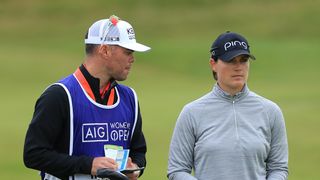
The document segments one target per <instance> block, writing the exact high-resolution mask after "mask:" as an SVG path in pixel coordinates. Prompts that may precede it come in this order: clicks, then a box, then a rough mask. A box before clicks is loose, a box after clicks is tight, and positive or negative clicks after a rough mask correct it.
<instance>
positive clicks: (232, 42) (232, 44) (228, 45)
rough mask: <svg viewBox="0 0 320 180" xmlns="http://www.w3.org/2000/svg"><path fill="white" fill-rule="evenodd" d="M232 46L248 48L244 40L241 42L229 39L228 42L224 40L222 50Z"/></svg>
mask: <svg viewBox="0 0 320 180" xmlns="http://www.w3.org/2000/svg"><path fill="white" fill-rule="evenodd" d="M234 46H242V47H243V48H244V49H248V45H247V43H246V42H243V41H230V42H226V43H225V44H224V50H225V51H227V50H228V48H230V47H234Z"/></svg>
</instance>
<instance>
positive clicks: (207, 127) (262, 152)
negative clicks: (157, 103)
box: [168, 84, 288, 180]
mask: <svg viewBox="0 0 320 180" xmlns="http://www.w3.org/2000/svg"><path fill="white" fill-rule="evenodd" d="M192 170H193V171H194V176H193V175H191V171H192ZM287 176H288V143H287V136H286V129H285V122H284V118H283V115H282V112H281V110H280V108H279V107H278V106H277V105H276V104H275V103H273V102H272V101H270V100H267V99H265V98H263V97H261V96H259V95H257V94H255V93H253V92H251V91H249V89H248V87H247V86H245V87H244V88H243V90H242V91H241V92H240V93H238V94H236V95H235V96H233V97H231V96H230V95H228V94H227V93H226V92H224V91H223V90H222V89H221V88H220V87H219V85H218V84H216V85H215V86H214V88H213V91H211V92H210V93H208V94H206V95H205V96H203V97H201V98H200V99H198V100H195V101H193V102H191V103H189V104H187V105H186V106H185V107H184V108H183V110H182V112H181V114H180V116H179V118H178V120H177V122H176V126H175V129H174V132H173V136H172V140H171V145H170V152H169V162H168V178H169V179H170V180H285V179H287Z"/></svg>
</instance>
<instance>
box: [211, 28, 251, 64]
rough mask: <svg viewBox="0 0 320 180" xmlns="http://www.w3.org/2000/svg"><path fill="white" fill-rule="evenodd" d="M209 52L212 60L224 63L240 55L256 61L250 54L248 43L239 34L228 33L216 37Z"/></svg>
mask: <svg viewBox="0 0 320 180" xmlns="http://www.w3.org/2000/svg"><path fill="white" fill-rule="evenodd" d="M210 52H211V57H212V58H213V59H215V60H217V59H220V60H222V61H225V62H228V61H231V60H232V59H233V58H234V57H236V56H238V55H241V54H246V55H248V56H249V57H250V58H251V59H253V60H255V59H256V58H255V57H254V56H253V55H252V54H250V49H249V43H248V41H247V40H246V39H245V38H244V37H243V36H241V35H240V34H237V33H234V32H230V31H227V32H225V33H222V34H220V35H219V36H218V37H217V39H216V40H215V41H214V42H213V44H212V46H211V49H210Z"/></svg>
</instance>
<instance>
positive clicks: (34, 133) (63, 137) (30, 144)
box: [23, 85, 93, 179]
mask: <svg viewBox="0 0 320 180" xmlns="http://www.w3.org/2000/svg"><path fill="white" fill-rule="evenodd" d="M69 113H70V112H69V103H68V97H67V94H66V92H65V91H64V89H63V88H62V87H61V86H58V85H53V86H50V87H49V88H48V89H46V90H45V91H44V93H43V94H42V95H41V96H40V98H39V99H38V100H37V102H36V105H35V111H34V114H33V118H32V120H31V123H30V124H29V128H28V130H27V133H26V138H25V144H24V152H23V160H24V163H25V165H26V166H27V167H28V168H32V169H36V170H39V171H43V172H46V173H49V174H51V175H54V176H56V177H59V178H61V179H66V178H67V177H68V176H70V175H73V174H75V173H83V174H90V173H91V166H92V161H93V158H91V157H85V156H80V157H79V156H69V122H70V117H69V116H70V115H69Z"/></svg>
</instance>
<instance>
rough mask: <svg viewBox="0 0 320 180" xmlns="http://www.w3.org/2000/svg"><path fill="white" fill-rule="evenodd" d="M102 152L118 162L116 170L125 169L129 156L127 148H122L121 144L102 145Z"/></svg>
mask: <svg viewBox="0 0 320 180" xmlns="http://www.w3.org/2000/svg"><path fill="white" fill-rule="evenodd" d="M104 154H105V156H106V157H108V158H111V159H113V160H115V161H116V162H117V164H118V171H122V170H125V169H126V165H127V162H128V157H129V149H123V147H122V146H116V145H104Z"/></svg>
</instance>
